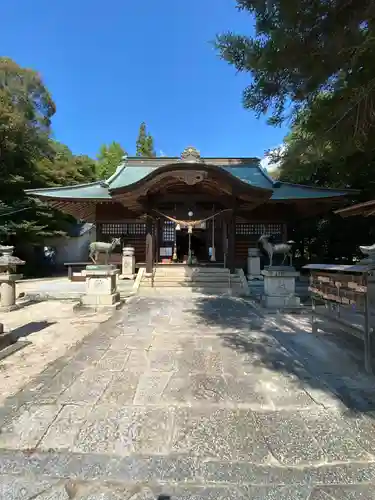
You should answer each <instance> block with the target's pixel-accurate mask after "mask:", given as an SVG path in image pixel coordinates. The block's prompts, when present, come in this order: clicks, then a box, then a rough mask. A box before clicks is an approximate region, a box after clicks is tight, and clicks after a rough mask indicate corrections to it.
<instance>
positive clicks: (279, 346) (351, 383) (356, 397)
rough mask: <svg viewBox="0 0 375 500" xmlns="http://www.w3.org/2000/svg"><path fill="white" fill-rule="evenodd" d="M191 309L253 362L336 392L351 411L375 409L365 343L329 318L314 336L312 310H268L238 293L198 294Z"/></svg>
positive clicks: (308, 385)
mask: <svg viewBox="0 0 375 500" xmlns="http://www.w3.org/2000/svg"><path fill="white" fill-rule="evenodd" d="M191 314H194V315H196V316H199V320H200V321H201V322H203V324H205V325H209V326H211V327H213V326H214V327H215V328H216V329H217V327H219V328H222V332H221V333H219V334H218V335H219V336H220V337H221V338H222V341H223V344H224V345H226V346H228V347H230V348H232V349H234V350H236V351H237V352H239V353H241V354H242V355H243V356H244V358H245V359H246V358H248V359H249V360H251V364H252V365H253V366H259V367H263V368H268V369H270V370H274V371H277V372H281V373H284V374H285V375H287V376H290V377H292V378H294V379H297V380H298V381H299V382H300V384H301V386H302V387H304V388H305V389H306V390H307V391H308V390H309V388H312V389H317V390H320V391H324V392H325V393H327V394H330V395H331V396H332V395H334V396H336V397H337V398H339V399H340V400H341V401H342V403H344V405H345V406H346V408H347V409H348V410H352V411H361V412H371V411H373V410H375V376H372V375H369V374H367V373H366V372H365V371H364V362H363V344H362V342H361V341H360V340H358V339H356V338H354V337H352V336H350V335H349V334H345V332H343V331H340V330H339V329H335V328H334V327H332V326H330V325H329V324H328V323H322V324H321V325H320V328H321V333H319V334H316V335H313V334H312V333H311V322H310V316H309V315H307V314H306V315H304V314H299V315H292V314H262V312H261V311H260V310H256V309H255V308H254V307H253V306H252V305H251V302H250V301H249V300H247V299H239V298H234V297H216V298H214V297H210V298H206V297H200V298H197V299H196V302H195V309H194V310H192V311H191ZM369 415H370V413H369ZM374 418H375V415H374Z"/></svg>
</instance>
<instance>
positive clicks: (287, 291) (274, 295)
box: [262, 267, 301, 309]
mask: <svg viewBox="0 0 375 500" xmlns="http://www.w3.org/2000/svg"><path fill="white" fill-rule="evenodd" d="M262 275H263V276H264V295H263V297H262V303H263V305H264V306H265V307H268V308H270V309H287V308H293V309H294V308H299V307H301V303H300V299H299V297H296V295H295V293H296V278H297V277H298V276H299V272H297V271H296V270H295V269H294V268H293V267H269V268H268V269H264V270H263V271H262Z"/></svg>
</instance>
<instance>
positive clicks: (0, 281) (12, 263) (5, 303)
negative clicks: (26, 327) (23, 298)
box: [0, 246, 25, 311]
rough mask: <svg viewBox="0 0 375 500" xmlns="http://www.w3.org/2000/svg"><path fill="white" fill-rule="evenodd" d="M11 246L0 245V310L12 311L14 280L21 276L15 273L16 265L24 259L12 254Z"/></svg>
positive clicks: (14, 302)
mask: <svg viewBox="0 0 375 500" xmlns="http://www.w3.org/2000/svg"><path fill="white" fill-rule="evenodd" d="M13 250H14V247H13V246H0V253H2V256H1V257H0V290H1V300H0V310H1V311H12V310H13V309H16V308H17V305H16V281H18V280H20V279H21V278H22V274H17V272H16V268H17V266H22V265H23V264H25V261H23V260H21V259H19V258H18V257H15V256H14V255H13Z"/></svg>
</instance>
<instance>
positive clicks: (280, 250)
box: [258, 234, 294, 267]
mask: <svg viewBox="0 0 375 500" xmlns="http://www.w3.org/2000/svg"><path fill="white" fill-rule="evenodd" d="M269 240H270V236H267V235H265V234H263V235H262V236H261V237H260V238H259V240H258V241H259V243H260V244H261V245H262V247H263V250H264V251H265V252H266V253H267V255H268V258H269V266H270V267H272V263H273V256H274V255H275V254H279V255H280V254H282V255H284V258H283V261H282V263H281V265H283V264H284V262H285V260H286V258H287V257H289V265H290V266H292V264H293V244H294V241H288V242H287V243H276V244H273V243H271V242H270V241H269Z"/></svg>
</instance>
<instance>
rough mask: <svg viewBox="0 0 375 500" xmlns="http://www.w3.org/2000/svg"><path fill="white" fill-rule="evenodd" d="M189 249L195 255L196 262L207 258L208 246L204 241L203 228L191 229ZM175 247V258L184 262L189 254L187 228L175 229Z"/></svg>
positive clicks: (204, 233)
mask: <svg viewBox="0 0 375 500" xmlns="http://www.w3.org/2000/svg"><path fill="white" fill-rule="evenodd" d="M190 238H191V251H192V254H193V255H195V257H196V258H197V260H198V262H205V261H207V260H208V248H207V242H206V232H205V230H204V229H193V232H192V233H191V235H190ZM176 247H177V259H178V261H179V262H184V260H186V259H187V256H188V254H189V233H188V230H187V229H181V230H180V231H176Z"/></svg>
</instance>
